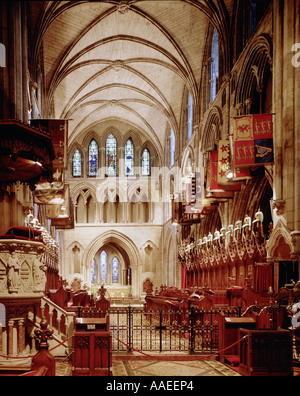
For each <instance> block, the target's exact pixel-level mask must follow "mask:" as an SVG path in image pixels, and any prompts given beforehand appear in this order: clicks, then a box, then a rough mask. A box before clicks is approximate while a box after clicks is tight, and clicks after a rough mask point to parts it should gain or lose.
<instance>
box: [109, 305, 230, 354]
mask: <svg viewBox="0 0 300 396" xmlns="http://www.w3.org/2000/svg"><path fill="white" fill-rule="evenodd" d="M109 314H110V330H111V332H112V335H113V346H112V351H113V352H126V351H131V350H136V351H142V352H199V353H200V352H204V353H211V352H215V351H217V350H218V348H219V343H218V340H219V326H220V323H221V314H222V313H221V312H220V311H213V310H211V311H208V312H204V311H197V310H195V309H190V310H189V311H176V312H171V311H170V312H165V311H159V312H145V311H144V310H143V309H137V308H133V307H126V308H118V309H110V310H109Z"/></svg>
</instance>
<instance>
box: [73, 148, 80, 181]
mask: <svg viewBox="0 0 300 396" xmlns="http://www.w3.org/2000/svg"><path fill="white" fill-rule="evenodd" d="M73 176H74V177H76V176H77V177H80V176H81V154H80V151H79V150H75V151H74V154H73Z"/></svg>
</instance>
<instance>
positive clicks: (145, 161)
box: [142, 149, 150, 176]
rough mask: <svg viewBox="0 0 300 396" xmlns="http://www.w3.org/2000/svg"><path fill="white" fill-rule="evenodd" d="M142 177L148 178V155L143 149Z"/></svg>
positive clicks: (146, 150)
mask: <svg viewBox="0 0 300 396" xmlns="http://www.w3.org/2000/svg"><path fill="white" fill-rule="evenodd" d="M142 176H150V153H149V150H148V149H145V150H144V151H143V154H142Z"/></svg>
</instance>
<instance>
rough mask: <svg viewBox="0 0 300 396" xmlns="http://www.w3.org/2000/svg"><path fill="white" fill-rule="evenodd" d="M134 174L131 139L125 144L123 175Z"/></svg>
mask: <svg viewBox="0 0 300 396" xmlns="http://www.w3.org/2000/svg"><path fill="white" fill-rule="evenodd" d="M133 175H134V147H133V143H132V140H131V139H128V140H127V142H126V144H125V176H133Z"/></svg>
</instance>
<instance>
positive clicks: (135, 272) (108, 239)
mask: <svg viewBox="0 0 300 396" xmlns="http://www.w3.org/2000/svg"><path fill="white" fill-rule="evenodd" d="M108 243H114V244H115V245H116V246H118V247H120V248H121V249H123V250H124V251H125V252H126V254H127V256H128V260H129V263H130V268H131V277H132V292H133V295H134V296H139V295H140V294H141V291H142V290H141V285H140V282H139V279H140V266H139V263H140V255H139V252H138V249H137V247H136V245H135V244H134V242H133V241H132V240H131V239H130V238H128V237H127V236H126V235H124V234H122V233H120V232H118V231H115V230H110V231H107V232H104V233H103V234H101V235H100V236H98V237H96V238H95V239H94V240H93V241H92V242H91V243H90V245H89V246H88V247H87V248H86V250H85V252H84V255H83V262H84V263H86V270H87V272H88V270H89V268H90V267H91V263H92V260H93V258H94V256H95V254H96V253H97V252H98V250H100V249H101V248H102V247H103V246H104V245H106V244H108Z"/></svg>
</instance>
